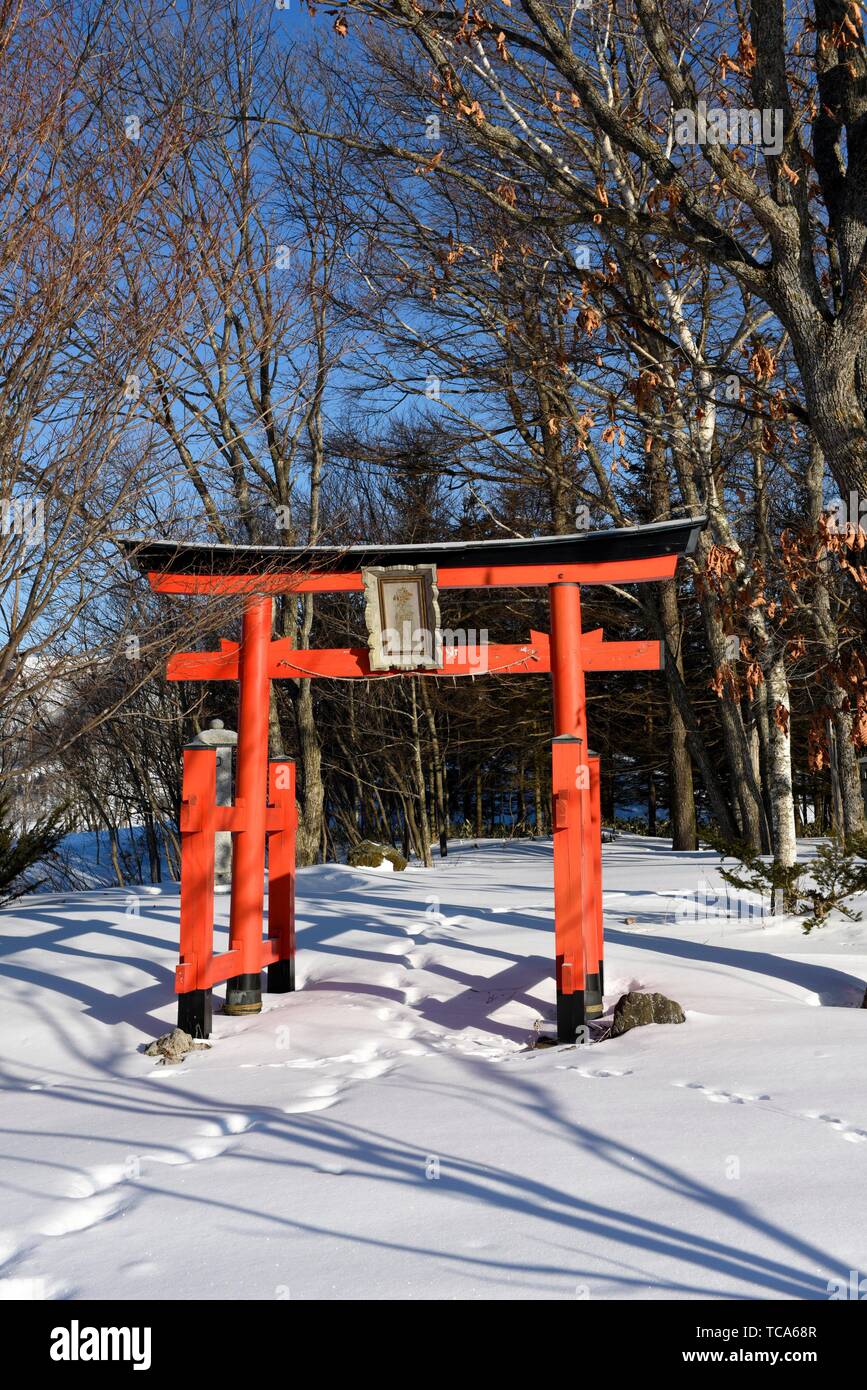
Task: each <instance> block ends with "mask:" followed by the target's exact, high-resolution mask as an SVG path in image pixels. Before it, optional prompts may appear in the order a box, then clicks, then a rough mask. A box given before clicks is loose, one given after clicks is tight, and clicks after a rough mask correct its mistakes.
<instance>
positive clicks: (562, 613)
mask: <svg viewBox="0 0 867 1390" xmlns="http://www.w3.org/2000/svg"><path fill="white" fill-rule="evenodd" d="M549 593H550V602H551V679H552V682H553V695H554V735H555V739H554V743H553V745H552V754H553V756H552V773H553V776H554V784H553V790H554V935H555V950H556V956H557V1037H558V1040H559V1041H560V1042H574V1041H575V1036H576V1033H577V1031H578V1029H579V1028H580V1027H581V1026H582V1025H583V1024H584V1021H585V1017H584V1016H585V997H584V993H585V975H586V963H585V954H586V953H585V945H584V932H585V917H586V913H585V910H584V907H585V903H584V899H585V894H586V893H587V892H588V885H587V876H586V874H585V873H582V859H583V842H584V837H583V835H582V813H583V811H584V809H585V806H584V802H583V800H582V797H581V792H580V782H581V776H582V767H583V764H584V761H585V759H586V750H587V713H586V702H585V694H584V672H583V670H582V668H581V591H580V589H579V587H578V585H577V584H552V585H551V587H550V590H549Z"/></svg>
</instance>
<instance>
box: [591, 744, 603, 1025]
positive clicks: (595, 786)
mask: <svg viewBox="0 0 867 1390" xmlns="http://www.w3.org/2000/svg"><path fill="white" fill-rule="evenodd" d="M588 762H589V765H590V824H591V840H590V844H591V856H592V863H593V879H592V881H593V884H594V887H595V893H594V904H593V907H594V913H593V915H594V917H595V919H596V922H595V926H596V960H597V962H598V971H599V1005H600V1012H601V1010H602V1005H603V996H604V994H605V928H604V924H603V916H602V778H601V775H600V766H599V758H598V757H597V756H595V755H594V756H593V757H591V758H589V759H588Z"/></svg>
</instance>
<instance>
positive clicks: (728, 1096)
mask: <svg viewBox="0 0 867 1390" xmlns="http://www.w3.org/2000/svg"><path fill="white" fill-rule="evenodd" d="M671 1084H672V1086H679V1087H681V1088H682V1089H683V1090H687V1091H699V1092H700V1093H701V1094H702V1095H703V1096H704V1098H705V1100H710V1101H714V1102H715V1103H716V1104H717V1105H750V1104H752V1102H753V1101H757V1100H770V1096H766V1095H759V1096H750V1095H740V1094H739V1093H738V1092H737V1091H721V1090H718V1089H717V1087H715V1086H704V1085H703V1084H702V1083H701V1082H700V1081H672V1083H671Z"/></svg>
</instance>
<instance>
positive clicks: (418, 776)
mask: <svg viewBox="0 0 867 1390" xmlns="http://www.w3.org/2000/svg"><path fill="white" fill-rule="evenodd" d="M416 683H417V680H416V677H415V676H411V677H410V681H409V685H410V692H411V695H412V754H413V767H414V768H415V785H416V794H417V796H418V806H419V815H418V819H419V831H420V834H421V845H420V847H419V848H420V851H421V853H420V855H419V858H420V859H421V860H422V862H423V863H424V866H425V868H426V869H432V868H433V856H432V855H431V852H430V840H431V835H430V821H429V819H428V813H427V797H426V795H425V785H424V763H423V761H422V756H421V738H420V737H419V729H418V701H417V699H416V689H415V688H416Z"/></svg>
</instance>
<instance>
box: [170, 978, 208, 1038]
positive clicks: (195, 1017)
mask: <svg viewBox="0 0 867 1390" xmlns="http://www.w3.org/2000/svg"><path fill="white" fill-rule="evenodd" d="M211 1017H212V1008H211V991H210V990H209V989H191V990H190V991H189V993H188V994H179V995H178V1027H179V1028H181V1029H183V1031H184V1032H185V1033H189V1035H190V1037H191V1038H209V1037H210V1036H211Z"/></svg>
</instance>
